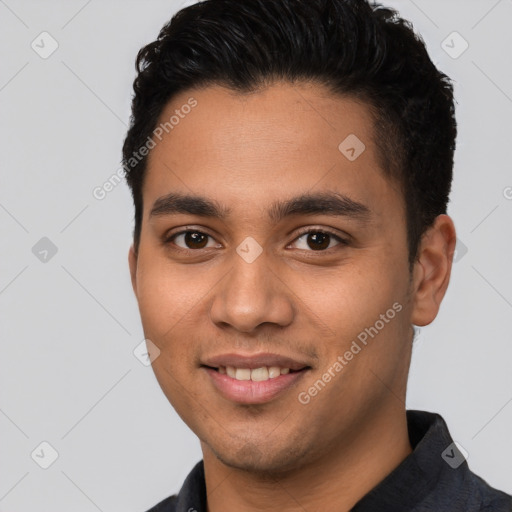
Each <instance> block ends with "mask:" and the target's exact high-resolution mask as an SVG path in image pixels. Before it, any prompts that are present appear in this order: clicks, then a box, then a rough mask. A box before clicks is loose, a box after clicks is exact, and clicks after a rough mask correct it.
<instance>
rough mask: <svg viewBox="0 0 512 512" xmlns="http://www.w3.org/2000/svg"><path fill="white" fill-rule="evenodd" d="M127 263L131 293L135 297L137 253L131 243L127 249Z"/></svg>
mask: <svg viewBox="0 0 512 512" xmlns="http://www.w3.org/2000/svg"><path fill="white" fill-rule="evenodd" d="M128 265H129V267H130V277H131V280H132V288H133V293H135V297H137V255H136V254H135V248H134V247H133V244H132V245H131V246H130V250H129V251H128Z"/></svg>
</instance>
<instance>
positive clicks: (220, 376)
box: [202, 366, 307, 404]
mask: <svg viewBox="0 0 512 512" xmlns="http://www.w3.org/2000/svg"><path fill="white" fill-rule="evenodd" d="M202 368H203V369H204V370H206V372H207V373H208V375H209V376H210V378H211V379H212V382H213V385H214V386H215V387H216V388H217V390H218V391H219V392H220V394H221V395H222V396H223V397H224V398H227V399H228V400H231V401H232V402H237V403H240V404H263V403H265V402H270V401H271V400H273V399H274V398H276V397H277V396H278V395H279V394H280V393H282V392H283V391H285V390H286V389H289V388H290V387H291V386H293V385H294V384H295V383H297V381H299V380H300V379H301V378H302V377H303V376H304V374H305V373H306V372H307V369H304V370H300V371H298V372H290V373H287V374H285V375H280V376H279V377H275V378H274V379H268V380H263V381H253V380H236V379H233V378H232V377H229V376H228V375H227V374H225V373H219V372H218V371H217V370H213V369H212V368H207V367H204V366H203V367H202Z"/></svg>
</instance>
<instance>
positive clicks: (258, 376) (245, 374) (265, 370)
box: [218, 366, 290, 382]
mask: <svg viewBox="0 0 512 512" xmlns="http://www.w3.org/2000/svg"><path fill="white" fill-rule="evenodd" d="M218 371H219V373H222V374H227V375H228V377H231V378H232V379H236V380H252V381H255V382H261V381H264V380H269V379H275V378H276V377H279V375H286V374H287V373H290V368H280V367H279V366H270V367H269V366H262V367H261V368H254V369H252V370H251V369H250V368H235V367H234V366H220V367H219V368H218Z"/></svg>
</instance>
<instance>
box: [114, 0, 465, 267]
mask: <svg viewBox="0 0 512 512" xmlns="http://www.w3.org/2000/svg"><path fill="white" fill-rule="evenodd" d="M136 70H137V76H136V78H135V81H134V84H133V87H134V93H135V94H134V97H133V101H132V116H131V121H130V128H129V130H128V133H127V135H126V139H125V141H124V145H123V168H124V172H125V176H126V179H127V182H128V185H129V187H130V189H131V192H132V196H133V200H134V205H135V227H134V232H133V237H134V247H135V251H136V252H138V247H139V241H140V232H141V225H142V212H143V204H142V188H143V184H144V176H145V172H146V167H147V165H146V164H147V157H146V156H145V157H143V158H141V157H140V156H139V158H137V159H134V158H133V155H134V154H136V153H137V151H138V150H139V148H141V147H142V146H143V145H144V144H145V143H146V141H147V140H149V139H148V137H151V135H152V133H153V131H154V130H155V128H156V124H157V122H158V119H159V117H160V115H161V113H162V110H163V109H164V107H165V106H166V104H167V103H168V102H169V101H170V100H171V99H172V98H173V96H174V95H176V94H177V93H180V92H182V91H186V90H187V89H192V88H199V87H207V86H209V85H222V86H225V87H228V88H230V89H231V90H233V91H238V92H240V93H244V92H254V91H257V90H260V89H262V88H264V87H266V86H269V85H272V83H275V82H277V81H287V82H290V83H296V82H311V83H318V84H321V85H325V86H327V87H328V89H329V90H330V91H332V92H333V93H334V94H339V95H342V96H345V97H352V98H354V99H356V100H358V101H363V102H364V103H365V104H366V105H367V106H368V107H369V109H370V111H371V113H372V116H373V119H374V122H375V125H374V139H375V141H374V142H375V144H376V146H377V148H378V157H379V160H380V164H381V166H382V168H383V171H384V173H385V175H386V177H388V178H389V179H393V180H395V183H397V184H398V186H399V189H400V191H401V192H402V194H403V197H404V199H405V206H406V227H407V240H408V248H409V264H410V269H412V264H413V262H414V261H415V260H416V258H417V253H418V247H419V242H420V241H421V236H422V235H423V233H424V232H425V231H426V230H427V229H428V228H429V227H430V226H431V225H432V224H433V222H434V220H435V218H436V217H437V216H438V215H440V214H442V213H446V208H447V204H448V200H449V194H450V189H451V183H452V175H453V156H454V151H455V139H456V135H457V124H456V121H455V106H454V99H453V86H452V83H451V80H450V79H449V78H448V77H447V76H446V75H445V74H443V73H442V72H440V71H439V70H438V69H437V68H436V67H435V66H434V64H433V63H432V61H431V60H430V58H429V55H428V53H427V50H426V48H425V44H424V41H423V39H422V38H421V36H420V35H417V34H415V32H414V29H413V26H412V24H411V23H410V22H409V21H407V20H404V19H402V18H401V17H400V16H399V14H398V12H397V11H395V10H394V9H390V8H386V7H383V6H382V5H380V4H377V3H373V4H372V3H370V2H369V1H367V0H205V1H202V2H199V3H197V4H194V5H191V6H189V7H186V8H184V9H182V10H180V11H179V12H177V13H176V14H175V15H174V16H173V17H172V19H171V20H170V21H169V22H168V23H167V24H166V25H164V27H163V28H162V29H161V31H160V33H159V35H158V38H157V40H156V41H154V42H151V43H149V44H148V45H146V46H144V47H143V48H142V49H141V50H140V51H139V53H138V55H137V60H136ZM340 142H341V141H340Z"/></svg>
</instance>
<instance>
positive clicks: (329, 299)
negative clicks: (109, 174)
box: [123, 0, 512, 512]
mask: <svg viewBox="0 0 512 512" xmlns="http://www.w3.org/2000/svg"><path fill="white" fill-rule="evenodd" d="M137 69H138V76H137V78H136V80H135V83H134V90H135V96H134V99H133V105H132V112H133V116H132V123H131V126H130V129H129V132H128V134H127V137H126V140H125V144H124V148H123V162H124V167H125V170H126V176H127V180H128V183H129V185H130V187H131V190H132V193H133V199H134V203H135V229H134V243H133V245H132V247H131V248H130V252H129V265H130V271H131V278H132V283H133V289H134V292H135V295H136V297H137V300H138V304H139V308H140V313H141V319H142V323H143V327H144V333H145V337H146V338H147V340H148V342H147V343H148V350H149V353H150V355H151V359H152V360H153V368H154V371H155V375H156V377H157V379H158V382H159V383H160V386H161V388H162V390H163V392H164V393H165V395H166V396H167V398H168V399H169V401H170V403H171V404H172V405H173V407H174V408H175V409H176V411H177V412H178V414H179V415H180V416H181V418H182V419H183V421H184V422H185V423H186V424H187V425H188V426H189V427H190V428H191V429H192V430H193V432H194V433H195V434H196V435H197V436H198V437H199V439H200V442H201V448H202V452H203V460H202V461H200V462H199V463H198V464H197V465H196V466H195V468H194V469H193V470H192V472H191V473H190V475H189V476H188V478H187V480H186V482H185V483H184V485H183V487H182V489H181V491H180V493H179V495H178V496H172V497H170V498H167V499H165V500H164V501H162V502H161V503H159V504H158V505H156V506H155V507H154V508H152V509H151V510H153V511H189V512H191V511H194V510H195V511H197V512H202V511H209V512H218V511H221V510H222V511H224V512H229V511H235V510H236V511H238V510H243V511H253V510H254V511H255V510H268V511H274V510H275V511H280V512H285V511H291V510H308V511H313V510H336V511H348V510H355V511H370V510H379V511H388V510H389V511H391V510H393V511H398V510H404V511H405V510H414V511H440V510H442V511H450V512H456V511H480V510H486V511H510V510H511V503H512V500H511V497H510V496H508V495H506V494H505V493H503V492H501V491H498V490H496V489H493V488H491V487H490V486H489V485H488V484H487V483H486V482H485V481H484V480H482V479H481V478H479V477H477V476H476V475H474V474H473V473H472V472H471V471H470V470H469V467H468V464H467V462H466V461H465V460H464V455H463V453H462V452H461V451H460V450H459V448H458V447H457V445H455V444H454V443H453V440H452V438H451V437H450V434H449V432H448V429H447V426H446V424H445V422H444V420H443V419H442V418H441V416H439V415H437V414H434V413H428V412H424V411H406V408H405V396H406V385H407V376H408V370H409V363H410V358H411V348H412V341H413V335H414V330H413V329H414V328H413V326H414V325H416V326H424V325H427V324H429V323H431V322H432V321H433V320H434V319H435V317H436V315H437V313H438V311H439V307H440V304H441V301H442V299H443V297H444V294H445V292H446V289H447V286H448V283H449V279H450V273H451V265H452V258H453V253H454V250H455V239H456V238H455V228H454V224H453V221H452V220H451V218H450V217H449V216H448V215H446V207H447V203H448V196H449V193H450V188H451V180H452V167H453V153H454V149H455V138H456V122H455V118H454V105H453V90H452V86H451V83H450V80H449V79H448V78H447V77H446V76H445V75H444V74H442V73H441V72H439V71H438V70H437V69H436V68H435V67H434V65H433V64H432V62H431V60H430V58H429V57H428V54H427V52H426V49H425V47H424V44H423V43H422V41H421V39H420V38H419V37H417V36H415V34H414V32H413V31H412V28H411V27H410V25H409V24H408V23H407V22H406V21H404V20H402V19H400V18H399V17H398V15H397V13H395V12H394V11H392V10H390V9H385V8H382V7H380V6H372V5H370V4H368V3H367V2H366V1H361V0H244V1H243V2H240V1H238V0H207V1H205V2H202V3H199V4H196V5H193V6H190V7H188V8H186V9H183V10H181V11H180V12H179V13H178V14H177V15H176V16H175V17H174V18H173V19H172V20H171V22H170V23H168V24H167V25H166V26H164V28H163V29H162V30H161V32H160V34H159V37H158V39H157V40H156V41H155V42H153V43H151V44H149V45H147V46H146V47H145V48H143V49H142V50H141V51H140V52H139V55H138V58H137Z"/></svg>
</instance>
